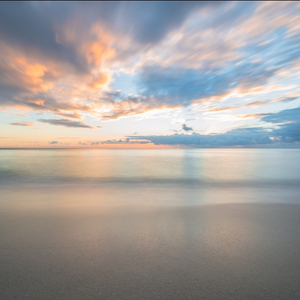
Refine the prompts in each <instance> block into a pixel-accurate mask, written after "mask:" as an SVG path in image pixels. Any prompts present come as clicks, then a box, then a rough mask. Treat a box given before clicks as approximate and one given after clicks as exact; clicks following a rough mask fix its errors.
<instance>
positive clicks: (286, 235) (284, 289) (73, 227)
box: [0, 202, 300, 300]
mask: <svg viewBox="0 0 300 300" xmlns="http://www.w3.org/2000/svg"><path fill="white" fill-rule="evenodd" d="M44 204H45V203H44ZM3 207H4V206H3V202H2V208H3ZM88 207H89V206H87V207H86V209H78V208H77V209H76V206H74V207H67V206H65V207H64V209H57V207H56V206H53V207H52V208H49V207H47V209H45V207H43V205H42V204H41V203H40V204H39V205H37V204H36V203H35V204H33V205H32V206H28V208H27V209H24V208H20V206H16V207H15V208H13V207H12V206H11V207H9V208H8V207H7V206H6V207H5V208H4V209H2V210H1V212H0V225H1V226H0V236H1V240H0V265H1V268H0V299H6V300H10V299H39V300H41V299H43V300H44V299H49V300H50V299H51V300H53V299H281V300H282V299H299V298H300V288H299V286H300V251H299V249H300V234H299V229H300V217H299V216H300V205H296V204H276V203H274V204H259V203H252V204H248V203H244V204H217V205H202V206H181V207H176V206H175V207H171V206H169V207H166V206H165V207H163V206H158V205H156V206H140V207H139V206H132V207H127V208H126V207H124V206H122V205H121V206H115V207H105V206H103V205H102V206H101V205H100V206H90V207H89V208H88Z"/></svg>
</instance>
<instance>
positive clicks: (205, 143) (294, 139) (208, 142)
mask: <svg viewBox="0 0 300 300" xmlns="http://www.w3.org/2000/svg"><path fill="white" fill-rule="evenodd" d="M261 120H262V121H265V122H268V123H274V124H278V127H277V128H273V129H266V128H264V127H251V128H238V129H233V130H231V131H228V132H225V133H222V134H208V135H204V134H198V133H193V134H177V133H176V134H173V135H165V136H155V135H149V136H129V138H134V139H136V140H143V141H148V142H151V143H154V144H155V145H180V146H188V147H212V148H215V147H216V148H218V147H239V146H242V147H259V146H263V145H268V146H271V147H272V146H274V147H276V146H287V145H290V144H295V145H297V146H299V147H300V144H298V143H299V142H300V107H298V108H294V109H287V110H283V111H280V112H278V113H272V114H271V113H270V114H263V115H262V117H261Z"/></svg>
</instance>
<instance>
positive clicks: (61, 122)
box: [38, 119, 102, 129]
mask: <svg viewBox="0 0 300 300" xmlns="http://www.w3.org/2000/svg"><path fill="white" fill-rule="evenodd" d="M38 121H39V122H42V123H48V124H51V125H56V126H65V127H72V128H89V129H99V128H102V126H92V125H88V124H86V123H84V122H79V121H71V120H68V119H38Z"/></svg>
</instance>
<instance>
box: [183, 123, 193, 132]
mask: <svg viewBox="0 0 300 300" xmlns="http://www.w3.org/2000/svg"><path fill="white" fill-rule="evenodd" d="M182 129H183V130H184V131H192V130H193V128H192V127H187V126H186V125H185V124H183V125H182Z"/></svg>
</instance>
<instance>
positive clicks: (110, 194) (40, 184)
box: [0, 149, 300, 205]
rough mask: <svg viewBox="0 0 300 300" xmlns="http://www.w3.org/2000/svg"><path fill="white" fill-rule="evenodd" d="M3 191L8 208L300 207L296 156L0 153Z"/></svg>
mask: <svg viewBox="0 0 300 300" xmlns="http://www.w3.org/2000/svg"><path fill="white" fill-rule="evenodd" d="M1 190H2V192H0V200H1V198H2V200H3V199H5V201H6V202H7V201H13V200H11V199H16V198H18V199H25V198H26V197H37V198H38V197H44V198H43V199H44V200H45V197H48V198H47V199H48V200H47V201H53V199H55V201H60V199H61V200H62V201H63V200H65V199H66V197H67V198H69V199H77V200H76V201H79V202H80V201H99V202H105V203H106V204H109V203H114V204H122V205H124V204H127V203H128V204H140V205H144V204H156V205H157V204H158V205H200V204H216V203H236V202H282V203H299V204H300V150H298V149H141V150H140V149H34V150H33V149H27V150H25V149H15V150H11V149H2V150H0V191H1ZM51 199H52V200H51ZM24 201H26V200H24Z"/></svg>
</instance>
